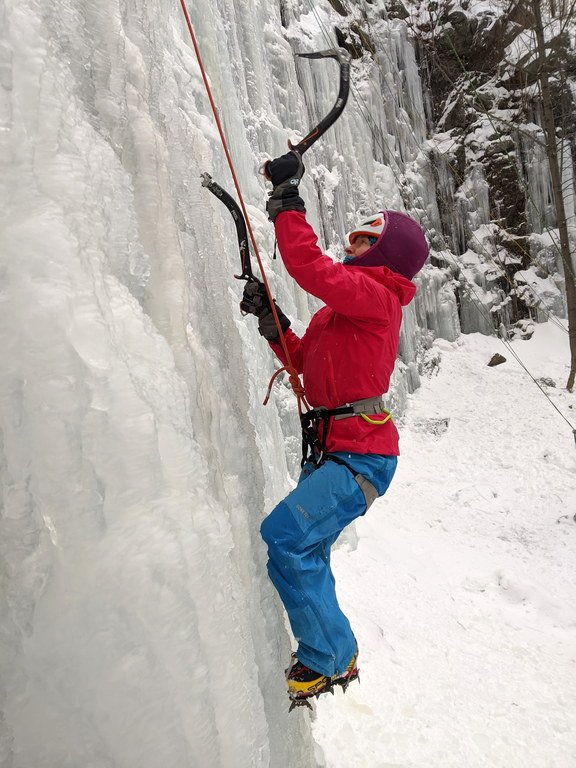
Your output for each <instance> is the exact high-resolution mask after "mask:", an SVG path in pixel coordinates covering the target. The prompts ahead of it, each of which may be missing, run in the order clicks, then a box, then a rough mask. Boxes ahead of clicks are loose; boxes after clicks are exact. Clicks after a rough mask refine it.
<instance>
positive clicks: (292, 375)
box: [180, 0, 308, 414]
mask: <svg viewBox="0 0 576 768" xmlns="http://www.w3.org/2000/svg"><path fill="white" fill-rule="evenodd" d="M180 5H181V6H182V12H183V14H184V18H185V20H186V26H187V27H188V32H189V33H190V39H191V40H192V45H193V46H194V52H195V53H196V59H197V60H198V66H199V67H200V73H201V75H202V80H203V81H204V87H205V88H206V93H207V95H208V100H209V101H210V106H211V108H212V113H213V115H214V120H215V122H216V127H217V128H218V133H219V135H220V140H221V142H222V146H223V148H224V153H225V154H226V160H227V161H228V167H229V168H230V173H231V175H232V180H233V182H234V187H235V188H236V193H237V195H238V199H239V200H240V206H241V208H242V214H243V219H244V222H245V226H246V227H247V229H248V233H249V235H250V240H251V242H252V246H253V248H254V254H255V256H256V259H257V261H258V266H259V267H260V274H261V275H262V282H263V283H264V285H265V286H266V293H267V294H268V299H269V301H270V306H271V309H272V314H273V316H274V320H275V322H276V327H277V328H278V332H279V340H280V344H281V346H282V349H283V351H284V354H285V356H286V360H287V362H288V365H287V366H286V367H285V369H283V370H286V372H287V373H288V376H289V379H290V384H291V386H292V389H293V390H294V394H295V395H296V398H297V400H298V412H299V413H300V414H301V413H302V405H305V407H308V406H307V403H306V402H305V397H304V389H303V388H302V385H301V383H300V379H299V377H298V372H297V370H296V369H295V368H294V366H293V365H292V361H291V358H290V353H289V351H288V347H287V345H286V340H285V338H284V333H283V332H282V328H281V327H280V321H279V319H278V313H277V312H276V307H275V306H274V302H273V300H272V292H271V291H270V286H269V284H268V280H267V279H266V274H265V271H264V267H263V265H262V260H261V258H260V253H259V251H258V246H257V245H256V238H255V237H254V232H253V231H252V227H251V225H250V219H249V218H248V213H247V211H246V206H245V204H244V198H243V196H242V191H241V189H240V184H239V183H238V178H237V176H236V171H235V170H234V163H233V162H232V156H231V155H230V151H229V149H228V142H227V141H226V136H225V134H224V129H223V128H222V124H221V122H220V117H219V116H218V110H217V109H216V104H215V102H214V98H213V96H212V89H211V88H210V83H209V82H208V77H207V75H206V70H205V69H204V64H203V61H202V55H201V54H200V48H199V47H198V42H197V40H196V35H195V34H194V28H193V26H192V21H191V20H190V15H189V13H188V8H187V7H186V2H185V0H180ZM205 186H208V184H206V185H205ZM222 191H223V190H222ZM225 194H226V193H225ZM236 221H237V220H236ZM246 246H247V243H246ZM240 277H241V278H242V279H249V278H248V276H244V274H242V275H241V276H240ZM266 402H267V399H266Z"/></svg>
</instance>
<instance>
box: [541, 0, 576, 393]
mask: <svg viewBox="0 0 576 768" xmlns="http://www.w3.org/2000/svg"><path fill="white" fill-rule="evenodd" d="M540 2H541V0H532V10H533V12H534V19H535V32H536V43H537V46H538V59H539V65H540V66H539V76H538V77H539V81H540V89H541V92H542V113H543V123H544V126H543V127H544V135H545V137H546V153H547V155H548V163H549V165H550V176H551V178H552V191H553V194H554V206H555V208H556V220H557V224H558V233H559V236H560V254H561V256H562V264H563V266H564V282H565V284H566V307H567V312H568V339H569V343H570V374H569V376H568V381H567V383H566V388H567V389H568V390H569V391H570V392H572V389H573V387H574V380H575V379H576V279H575V273H574V262H573V259H572V255H571V253H570V238H569V236H568V222H567V220H566V207H565V205H564V197H563V194H562V174H561V171H560V164H559V162H558V146H557V142H556V125H555V123H554V111H553V107H552V93H551V91H550V82H549V79H548V69H547V63H546V47H545V41H544V27H543V25H542V13H541V11H540Z"/></svg>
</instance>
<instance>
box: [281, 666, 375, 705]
mask: <svg viewBox="0 0 576 768" xmlns="http://www.w3.org/2000/svg"><path fill="white" fill-rule="evenodd" d="M357 659H358V654H357V653H356V654H355V655H354V658H353V659H352V661H351V662H350V664H349V665H348V667H347V668H346V670H345V671H344V672H342V673H341V674H337V675H334V676H333V677H327V676H326V675H322V674H320V673H318V672H314V671H313V670H311V669H309V668H308V667H305V666H304V664H302V663H301V662H300V661H298V659H297V658H296V656H295V655H294V654H293V656H292V664H291V666H290V667H289V668H288V669H287V670H286V680H287V682H288V696H289V698H290V709H289V710H288V711H289V712H292V710H293V709H295V708H296V707H308V709H312V705H311V703H310V699H311V698H313V697H316V698H318V697H319V696H320V695H321V694H323V693H331V694H332V695H334V689H335V688H336V687H337V686H339V687H340V688H342V691H343V692H344V693H345V692H346V689H347V688H348V686H349V685H350V683H351V682H352V681H353V680H358V681H360V674H359V671H358V667H357V664H356V661H357Z"/></svg>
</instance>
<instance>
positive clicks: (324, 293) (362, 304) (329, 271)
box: [275, 211, 398, 325]
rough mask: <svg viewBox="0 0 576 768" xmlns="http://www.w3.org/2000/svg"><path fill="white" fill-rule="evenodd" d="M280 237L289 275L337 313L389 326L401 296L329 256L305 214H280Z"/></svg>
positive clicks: (278, 238) (277, 224) (280, 246)
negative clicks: (392, 313) (323, 250)
mask: <svg viewBox="0 0 576 768" xmlns="http://www.w3.org/2000/svg"><path fill="white" fill-rule="evenodd" d="M275 229H276V239H277V240H278V247H279V249H280V254H281V256H282V260H283V262H284V264H285V266H286V269H287V270H288V274H289V275H290V276H291V277H293V278H294V280H296V282H297V283H298V285H299V286H300V287H301V288H303V289H304V290H305V291H307V292H308V293H311V294H312V295H313V296H316V298H318V299H320V300H321V301H323V302H324V303H325V304H327V305H328V306H329V307H331V308H332V309H333V310H334V311H335V312H338V313H339V314H342V315H349V316H351V317H356V318H358V319H360V320H375V321H377V322H379V323H382V324H384V325H387V324H388V322H389V319H390V314H391V311H392V304H394V305H397V302H398V299H397V297H396V296H395V295H394V293H393V292H392V291H390V290H388V288H386V286H384V285H382V284H381V283H379V282H377V281H376V280H372V279H371V278H370V277H369V276H368V275H366V274H363V272H364V270H360V269H353V268H350V267H346V266H344V265H343V264H340V263H335V262H333V261H332V259H330V258H329V257H328V256H325V255H324V254H323V253H322V251H321V250H320V248H319V247H318V238H317V237H316V234H315V232H314V230H313V229H312V227H311V226H310V225H309V224H308V222H307V221H306V216H305V214H304V213H301V212H299V211H283V212H281V213H280V214H278V216H277V217H276V222H275Z"/></svg>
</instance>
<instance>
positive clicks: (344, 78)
mask: <svg viewBox="0 0 576 768" xmlns="http://www.w3.org/2000/svg"><path fill="white" fill-rule="evenodd" d="M295 55H296V56H299V57H300V58H304V59H335V60H336V61H337V62H338V65H339V67H340V88H339V90H338V97H337V99H336V101H335V102H334V106H333V107H332V109H331V110H330V112H328V114H327V115H326V117H323V118H322V120H320V122H319V123H318V125H315V126H314V128H312V129H311V130H310V131H309V132H308V134H307V136H306V137H305V138H303V139H302V141H299V142H298V144H292V142H291V141H290V140H288V147H289V148H290V149H291V150H293V151H294V152H298V153H299V154H300V155H303V154H304V152H306V151H307V150H308V149H310V147H311V146H312V144H314V142H316V141H318V139H319V138H320V136H323V135H324V134H325V133H326V131H327V130H328V128H330V126H332V125H334V123H335V122H336V120H338V118H339V117H340V115H341V114H342V112H343V110H344V107H345V106H346V102H347V101H348V93H349V92H350V62H351V59H352V57H351V56H350V54H349V53H348V51H345V50H343V49H338V48H328V49H327V50H325V51H314V52H313V53H297V54H295ZM268 163H270V160H266V162H265V163H264V164H263V165H262V168H261V169H260V170H261V173H262V174H263V175H264V176H266V178H267V179H270V175H269V174H268Z"/></svg>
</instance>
